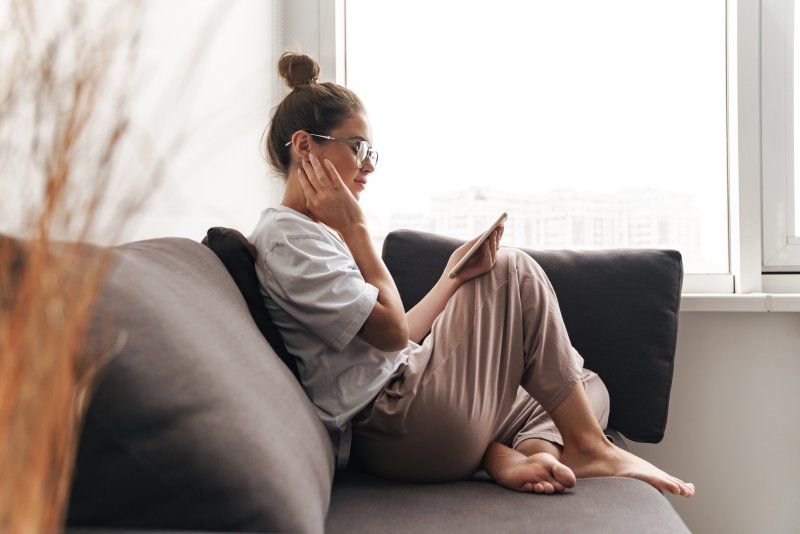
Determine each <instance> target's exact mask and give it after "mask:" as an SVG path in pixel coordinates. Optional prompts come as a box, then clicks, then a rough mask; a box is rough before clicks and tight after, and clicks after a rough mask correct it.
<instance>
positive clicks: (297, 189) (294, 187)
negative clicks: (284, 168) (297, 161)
mask: <svg viewBox="0 0 800 534" xmlns="http://www.w3.org/2000/svg"><path fill="white" fill-rule="evenodd" d="M281 204H283V205H284V206H286V207H287V208H292V209H293V210H294V211H296V212H299V213H302V214H303V215H305V216H306V217H309V218H311V219H313V220H315V221H316V218H315V217H314V216H313V215H311V213H310V212H309V211H308V208H306V195H305V193H303V188H302V187H301V186H300V181H299V179H298V178H297V175H296V174H294V173H292V174H290V175H289V177H288V178H287V180H286V189H285V190H284V192H283V200H281Z"/></svg>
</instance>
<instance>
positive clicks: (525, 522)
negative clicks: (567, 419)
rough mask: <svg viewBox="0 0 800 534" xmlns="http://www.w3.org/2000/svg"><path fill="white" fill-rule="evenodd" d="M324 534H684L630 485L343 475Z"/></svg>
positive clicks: (622, 481) (663, 506) (648, 491)
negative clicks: (542, 487) (531, 485)
mask: <svg viewBox="0 0 800 534" xmlns="http://www.w3.org/2000/svg"><path fill="white" fill-rule="evenodd" d="M326 532H329V533H331V534H335V533H339V532H341V533H348V534H359V533H372V532H392V533H397V534H400V533H403V532H408V533H422V532H435V533H437V534H441V533H447V532H453V533H457V534H469V533H473V532H474V533H486V532H502V533H512V532H526V533H527V532H585V533H592V534H596V533H609V534H611V533H614V534H626V533H630V534H641V533H643V532H647V533H651V534H660V533H665V534H666V533H686V532H689V530H688V529H687V528H686V525H685V524H684V523H683V521H682V520H681V518H680V516H678V514H677V513H676V512H675V510H674V509H673V508H672V506H670V504H669V502H668V501H667V500H666V499H665V498H664V497H663V496H662V495H661V494H660V493H659V492H658V490H656V489H655V488H653V487H652V486H650V485H649V484H646V483H645V482H641V481H638V480H633V479H629V478H612V477H606V478H595V479H582V480H579V481H578V484H577V486H576V487H575V488H573V489H571V490H569V491H568V492H567V493H566V494H564V495H534V494H526V493H518V492H514V491H511V490H507V489H505V488H502V487H500V486H498V485H497V484H494V483H493V482H491V481H488V480H484V481H480V480H471V481H465V482H451V483H447V484H402V483H396V482H388V481H384V480H380V479H377V478H374V477H370V476H368V475H364V474H362V473H355V472H337V474H336V483H335V486H334V492H333V497H332V501H331V510H330V513H329V514H328V520H327V524H326Z"/></svg>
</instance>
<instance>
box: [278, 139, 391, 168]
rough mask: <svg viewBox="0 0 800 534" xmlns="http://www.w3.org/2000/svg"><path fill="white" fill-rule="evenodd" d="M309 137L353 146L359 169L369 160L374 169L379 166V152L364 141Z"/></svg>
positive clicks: (289, 143) (287, 144)
mask: <svg viewBox="0 0 800 534" xmlns="http://www.w3.org/2000/svg"><path fill="white" fill-rule="evenodd" d="M308 135H313V136H314V137H321V138H322V139H329V140H331V141H339V142H341V143H349V144H351V145H353V146H354V147H355V149H356V165H358V168H359V169H360V168H362V167H363V166H364V161H365V160H367V159H369V162H370V163H371V164H372V166H373V167H375V166H377V165H378V151H377V150H375V149H374V148H372V147H371V146H369V143H367V142H366V141H362V140H361V139H345V138H344V137H333V136H332V135H320V134H314V133H310V134H308ZM291 144H292V142H291V141H289V142H288V143H286V144H285V145H283V146H289V145H291Z"/></svg>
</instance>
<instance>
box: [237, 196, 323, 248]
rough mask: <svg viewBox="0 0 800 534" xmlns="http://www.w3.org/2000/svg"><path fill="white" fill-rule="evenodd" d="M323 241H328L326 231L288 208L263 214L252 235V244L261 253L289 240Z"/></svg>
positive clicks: (271, 208) (267, 211) (278, 207)
mask: <svg viewBox="0 0 800 534" xmlns="http://www.w3.org/2000/svg"><path fill="white" fill-rule="evenodd" d="M300 238H309V239H322V240H325V241H327V240H328V235H327V233H326V232H325V230H324V229H323V228H322V227H321V226H320V225H319V224H317V223H316V222H314V221H313V220H312V219H310V218H309V217H307V216H306V215H303V214H302V213H300V212H297V211H295V210H293V209H291V208H289V207H287V206H282V205H281V206H273V207H269V208H267V209H265V210H264V211H263V212H261V218H260V219H259V221H258V224H257V225H256V228H255V230H253V233H252V234H251V235H250V242H251V243H253V245H255V247H256V248H257V249H258V250H259V251H263V252H266V251H268V250H271V249H272V248H274V247H275V245H277V244H278V243H280V242H281V241H284V240H288V239H300Z"/></svg>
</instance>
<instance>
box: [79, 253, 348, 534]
mask: <svg viewBox="0 0 800 534" xmlns="http://www.w3.org/2000/svg"><path fill="white" fill-rule="evenodd" d="M114 262H115V264H114V267H113V269H112V271H111V273H110V275H109V277H108V280H107V282H106V284H105V286H104V289H103V292H102V295H101V298H100V301H99V304H98V307H97V311H96V314H95V319H94V323H93V325H92V334H91V340H90V341H92V343H91V345H93V346H95V347H102V346H104V344H105V347H106V348H109V347H111V346H113V345H114V344H115V343H118V342H120V343H122V348H121V350H119V351H118V352H116V353H115V354H114V356H113V358H112V359H111V360H110V362H109V364H108V365H107V367H106V368H105V369H104V371H103V372H102V377H101V380H100V381H99V384H98V386H97V390H96V393H95V395H94V396H93V398H92V401H91V404H90V407H89V409H88V413H87V417H86V421H85V425H84V428H83V432H82V435H81V441H80V446H79V451H78V457H77V464H76V471H75V478H74V482H73V487H72V494H71V500H70V505H69V516H68V524H70V525H73V526H102V527H127V528H137V527H138V528H159V529H174V530H221V531H242V530H247V531H261V532H276V531H280V532H287V531H291V532H322V531H323V530H324V521H325V516H326V514H327V510H328V505H329V502H330V489H331V482H332V479H333V470H334V460H333V447H332V444H331V441H330V438H329V437H328V434H327V432H326V431H325V429H324V427H323V425H322V423H321V421H320V419H319V417H318V416H317V414H316V413H315V411H314V408H313V406H312V405H311V403H310V402H309V400H308V398H307V396H306V395H305V393H304V392H303V390H302V388H301V386H300V385H299V383H298V382H297V380H295V378H294V377H293V376H292V374H291V372H290V371H289V369H288V368H287V367H286V366H285V365H284V364H283V363H282V362H281V360H280V359H279V358H278V357H277V356H276V354H275V352H274V351H273V350H272V349H271V347H270V346H269V344H268V343H267V341H266V340H265V338H264V336H262V334H261V332H260V331H259V329H258V328H257V327H256V325H255V323H254V322H253V319H252V317H251V315H250V312H249V311H248V307H247V305H246V303H245V301H244V299H243V298H242V295H241V294H240V292H239V290H238V289H237V286H236V285H235V284H234V281H233V280H232V279H231V277H230V276H229V275H228V272H227V271H226V269H225V267H224V266H223V265H222V263H221V262H220V260H219V259H218V258H217V256H215V254H214V253H213V252H212V251H211V250H209V249H208V248H206V247H204V246H202V245H201V244H199V243H197V242H194V241H191V240H188V239H178V238H165V239H155V240H149V241H142V242H137V243H131V244H127V245H123V246H121V247H119V248H118V249H117V250H116V251H115V259H114Z"/></svg>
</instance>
